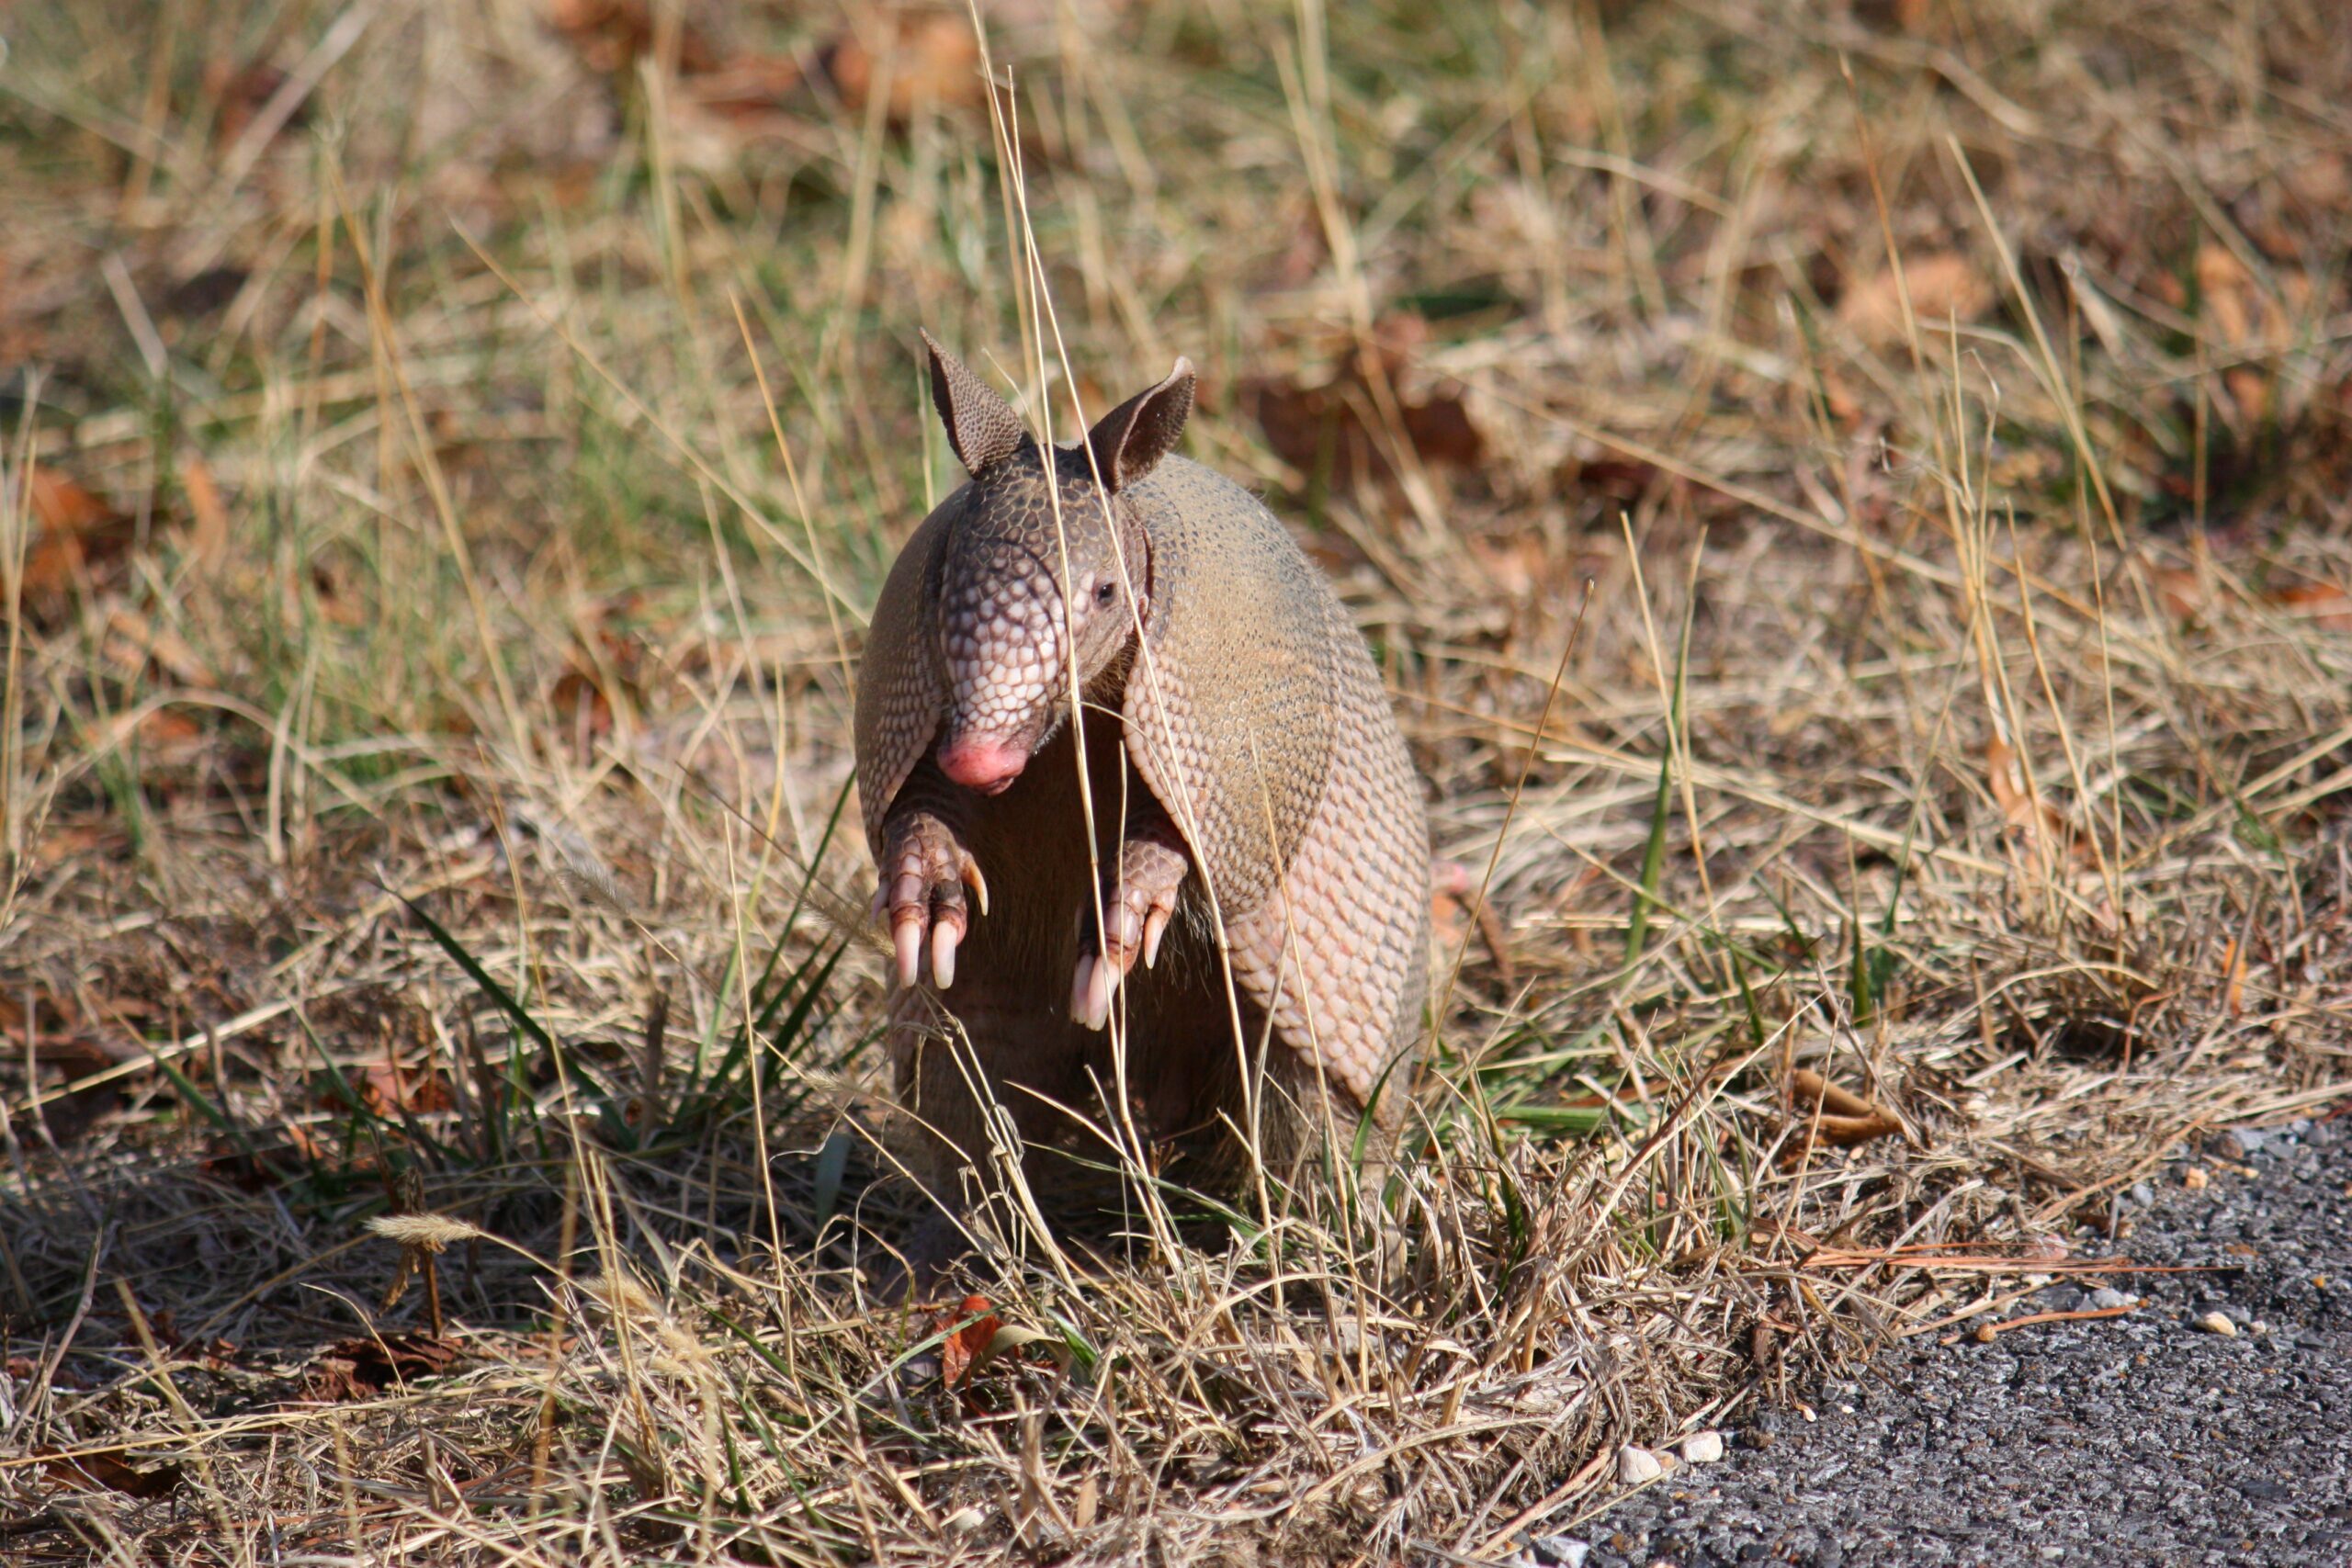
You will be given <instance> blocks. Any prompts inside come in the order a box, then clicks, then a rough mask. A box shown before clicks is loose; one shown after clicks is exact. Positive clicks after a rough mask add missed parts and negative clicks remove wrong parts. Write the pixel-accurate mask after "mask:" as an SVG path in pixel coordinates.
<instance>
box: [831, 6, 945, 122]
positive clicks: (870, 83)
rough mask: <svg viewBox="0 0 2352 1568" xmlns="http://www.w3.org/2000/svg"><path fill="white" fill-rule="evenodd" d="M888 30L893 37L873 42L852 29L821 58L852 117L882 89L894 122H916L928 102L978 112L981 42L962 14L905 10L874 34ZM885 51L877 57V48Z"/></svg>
mask: <svg viewBox="0 0 2352 1568" xmlns="http://www.w3.org/2000/svg"><path fill="white" fill-rule="evenodd" d="M885 27H887V28H889V36H888V38H885V39H872V40H870V39H868V38H867V37H865V36H862V35H861V33H860V32H859V31H858V30H857V29H855V28H852V29H850V30H848V31H846V32H843V33H842V36H841V37H840V38H839V39H835V40H834V41H833V43H832V44H831V46H830V47H829V48H827V49H826V50H825V51H824V52H823V54H822V55H821V56H820V63H821V64H822V66H823V69H824V73H825V76H826V79H827V80H828V81H830V82H831V84H832V88H833V91H834V92H835V93H836V94H838V95H839V96H840V97H841V100H842V107H844V108H846V109H848V110H849V111H850V112H852V113H853V114H856V113H862V112H864V110H865V106H866V105H867V104H868V103H869V102H871V101H872V96H873V94H874V93H875V91H876V89H877V87H878V88H879V89H880V90H882V91H884V92H886V93H888V99H887V100H886V102H885V106H884V112H885V113H886V114H887V115H888V117H889V118H890V120H891V122H892V123H894V124H902V123H904V122H905V121H906V120H908V119H909V118H912V116H913V114H914V111H915V109H916V108H917V107H920V106H922V105H924V104H931V105H935V106H937V107H941V108H977V107H979V106H980V105H981V104H982V103H984V102H985V101H986V99H985V98H984V97H983V96H981V84H980V42H979V39H978V38H977V37H975V36H974V34H973V32H972V25H971V23H970V21H969V20H968V19H967V18H966V17H964V15H963V14H962V13H961V12H957V11H945V10H940V11H933V10H904V11H899V12H898V13H897V14H896V15H895V16H892V17H887V18H886V19H885V20H884V21H882V22H881V23H879V24H869V26H868V28H867V29H866V30H867V32H869V33H879V32H881V31H882V30H883V28H885ZM876 42H878V43H879V45H880V47H881V48H882V50H883V51H885V52H884V53H883V54H882V55H881V56H879V57H877V56H876V54H875V52H874V50H873V44H874V43H876Z"/></svg>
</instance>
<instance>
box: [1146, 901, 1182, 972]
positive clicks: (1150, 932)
mask: <svg viewBox="0 0 2352 1568" xmlns="http://www.w3.org/2000/svg"><path fill="white" fill-rule="evenodd" d="M1175 912H1176V911H1175V908H1174V906H1172V905H1170V906H1169V907H1167V908H1162V907H1160V906H1159V905H1157V904H1155V905H1153V906H1152V910H1151V913H1150V914H1148V915H1147V916H1146V917H1144V922H1143V966H1144V967H1145V968H1147V969H1148V968H1150V967H1151V966H1152V965H1153V964H1157V963H1159V939H1160V938H1161V937H1164V936H1166V935H1167V934H1168V922H1169V919H1170V918H1171V917H1172V916H1173V915H1174V914H1175Z"/></svg>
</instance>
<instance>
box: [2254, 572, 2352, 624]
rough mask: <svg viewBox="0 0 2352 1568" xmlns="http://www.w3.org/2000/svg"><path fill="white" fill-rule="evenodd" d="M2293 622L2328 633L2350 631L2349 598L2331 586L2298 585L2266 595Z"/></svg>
mask: <svg viewBox="0 0 2352 1568" xmlns="http://www.w3.org/2000/svg"><path fill="white" fill-rule="evenodd" d="M2266 597H2267V599H2268V600H2269V602H2270V603H2271V604H2275V605H2277V606H2278V608H2279V609H2281V610H2284V611H2286V612H2287V613H2288V614H2289V615H2293V616H2294V617H2295V618H2296V619H2298V620H2301V621H2308V622H2310V623H2311V624H2312V626H2318V627H2321V628H2322V629H2323V630H2326V631H2331V632H2341V631H2352V594H2347V593H2346V592H2344V590H2343V589H2341V588H2339V587H2337V586H2336V585H2335V583H2333V582H2301V583H2297V584H2295V585H2293V586H2292V587H2288V588H2280V589H2278V590H2275V591H2274V592H2270V593H2269V594H2267V595H2266Z"/></svg>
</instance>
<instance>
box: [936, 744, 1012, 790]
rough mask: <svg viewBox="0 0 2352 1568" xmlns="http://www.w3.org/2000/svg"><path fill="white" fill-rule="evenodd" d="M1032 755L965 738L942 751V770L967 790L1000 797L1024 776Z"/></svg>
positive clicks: (940, 759)
mask: <svg viewBox="0 0 2352 1568" xmlns="http://www.w3.org/2000/svg"><path fill="white" fill-rule="evenodd" d="M1028 765H1029V753H1028V752H1026V751H1024V750H1022V749H1021V748H1020V747H1018V746H1007V745H1004V744H1003V743H1001V742H1000V741H995V740H983V739H978V738H976V737H965V738H959V739H954V740H950V741H949V742H947V744H945V745H944V746H942V747H941V748H940V749H939V771H940V772H941V773H945V774H946V775H947V776H948V777H949V778H951V779H954V780H955V781H956V783H957V784H962V785H963V786H964V787H965V788H966V789H976V790H978V791H979V792H980V793H981V794H982V795H996V794H998V793H1000V792H1001V791H1002V790H1003V789H1004V788H1005V787H1006V786H1008V785H1009V784H1012V781H1013V780H1015V779H1017V778H1019V777H1020V776H1021V770H1022V769H1023V768H1025V767H1027V766H1028Z"/></svg>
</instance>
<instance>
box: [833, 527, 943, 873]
mask: <svg viewBox="0 0 2352 1568" xmlns="http://www.w3.org/2000/svg"><path fill="white" fill-rule="evenodd" d="M970 495H971V490H970V488H969V487H968V486H967V487H966V488H964V489H961V490H958V491H956V493H955V494H954V495H952V496H950V497H948V499H947V501H946V502H944V504H942V505H941V506H940V507H939V508H938V509H937V510H936V511H934V512H933V513H932V514H931V515H930V516H929V517H926V518H924V519H923V522H922V526H921V527H919V528H917V529H916V530H915V531H914V535H913V536H912V537H910V539H908V540H907V547H906V548H905V549H903V550H901V551H899V558H898V560H897V561H896V562H894V563H893V564H892V566H891V568H890V575H889V577H888V579H886V580H885V581H884V582H883V584H882V597H881V598H880V599H878V600H877V601H876V603H875V605H874V620H873V623H872V625H871V626H869V627H868V628H867V631H866V637H865V662H864V664H863V665H861V666H860V668H859V670H858V677H857V719H856V745H857V773H858V779H857V795H858V803H859V807H860V812H861V814H862V815H863V816H864V817H865V843H866V847H867V848H868V849H869V850H871V851H872V852H873V853H874V858H875V859H876V861H877V862H878V861H879V860H880V859H881V858H882V823H883V819H884V818H886V817H887V816H888V814H889V810H890V803H891V802H892V801H893V800H896V799H897V798H898V795H899V788H900V786H902V785H903V784H905V783H906V782H907V775H908V774H909V773H913V772H914V770H915V764H916V763H918V762H920V761H922V759H923V753H924V752H926V751H928V750H930V749H931V743H932V739H933V737H934V736H936V735H937V734H938V732H939V725H940V720H941V719H942V718H944V716H945V715H946V712H947V679H946V676H945V675H944V673H943V672H942V671H941V669H940V663H939V654H938V647H939V625H938V619H939V612H938V604H937V600H936V598H935V597H934V595H933V592H932V585H931V579H932V571H933V560H934V558H936V557H937V556H938V554H939V550H940V547H941V546H942V545H944V543H945V542H946V539H947V534H948V531H949V529H951V528H952V527H954V526H955V520H956V516H957V515H958V514H960V513H962V511H963V509H964V506H965V504H966V502H967V501H968V499H969V498H970Z"/></svg>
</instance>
